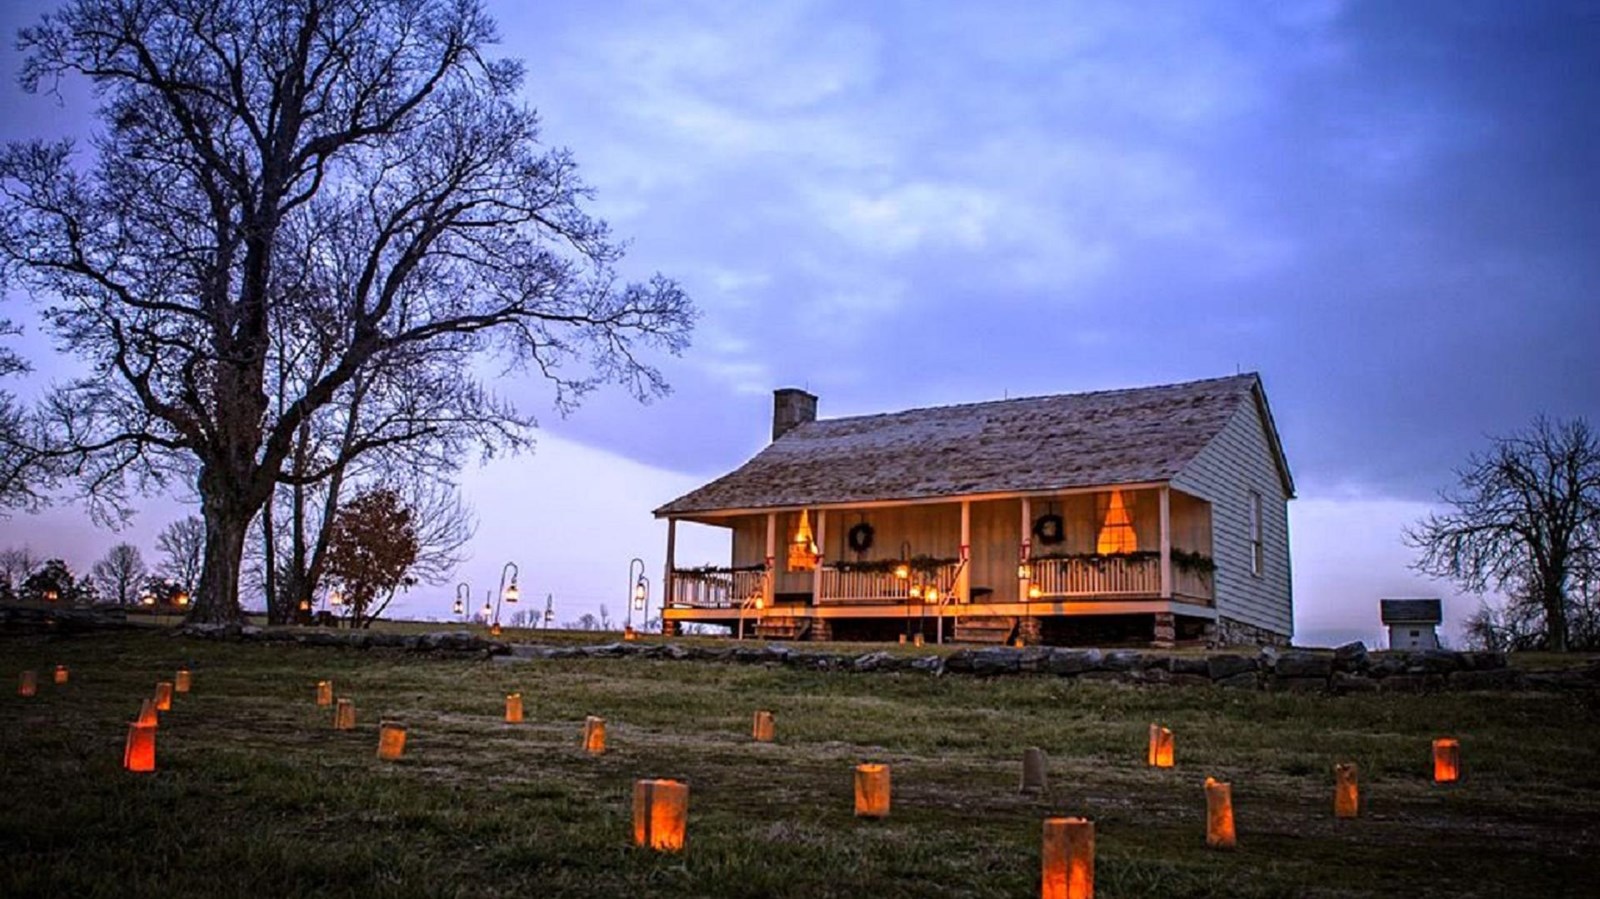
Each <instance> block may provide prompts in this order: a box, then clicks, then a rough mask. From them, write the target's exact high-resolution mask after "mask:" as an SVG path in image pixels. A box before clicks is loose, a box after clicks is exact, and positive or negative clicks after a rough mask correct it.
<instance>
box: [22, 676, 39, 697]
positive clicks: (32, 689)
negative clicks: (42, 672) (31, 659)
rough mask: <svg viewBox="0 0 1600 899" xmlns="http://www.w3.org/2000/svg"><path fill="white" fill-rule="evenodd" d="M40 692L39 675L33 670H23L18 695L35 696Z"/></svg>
mask: <svg viewBox="0 0 1600 899" xmlns="http://www.w3.org/2000/svg"><path fill="white" fill-rule="evenodd" d="M38 692H39V676H38V675H36V674H34V673H33V672H32V671H24V672H22V679H21V680H20V681H18V682H17V695H18V696H33V695H35V694H37V693H38Z"/></svg>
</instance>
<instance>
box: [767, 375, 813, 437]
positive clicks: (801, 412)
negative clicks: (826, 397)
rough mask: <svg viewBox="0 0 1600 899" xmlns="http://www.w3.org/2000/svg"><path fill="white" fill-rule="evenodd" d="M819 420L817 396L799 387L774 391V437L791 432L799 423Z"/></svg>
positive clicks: (781, 388)
mask: <svg viewBox="0 0 1600 899" xmlns="http://www.w3.org/2000/svg"><path fill="white" fill-rule="evenodd" d="M816 420H817V398H816V397H814V396H812V395H811V394H809V393H806V392H805V391H804V390H801V389H800V388H798V387H780V388H779V389H777V390H774V391H772V439H773V440H777V439H778V438H779V437H782V436H783V435H785V434H787V433H789V432H790V431H791V430H793V429H794V428H795V427H796V426H797V425H803V424H805V423H806V422H808V421H816Z"/></svg>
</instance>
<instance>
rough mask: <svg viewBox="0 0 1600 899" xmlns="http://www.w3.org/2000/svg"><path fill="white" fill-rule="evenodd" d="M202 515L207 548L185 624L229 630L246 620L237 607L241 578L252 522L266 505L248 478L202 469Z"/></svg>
mask: <svg viewBox="0 0 1600 899" xmlns="http://www.w3.org/2000/svg"><path fill="white" fill-rule="evenodd" d="M198 486H199V492H200V514H201V518H202V519H203V520H204V521H205V526H206V543H205V549H204V550H203V551H202V553H201V563H200V583H199V585H198V587H197V589H196V590H195V597H194V600H195V601H194V607H193V609H191V610H190V612H189V620H190V621H193V622H200V623H205V624H232V623H236V622H239V621H242V620H244V611H243V610H242V609H241V608H240V607H239V574H240V569H241V568H242V567H243V560H244V542H245V538H246V537H248V536H249V532H250V520H251V519H252V518H254V517H255V515H256V513H257V512H259V511H260V510H261V504H262V502H263V500H264V497H262V496H261V495H260V494H259V493H257V492H256V491H253V490H251V489H249V476H248V475H241V474H239V473H236V472H233V471H227V470H226V469H225V468H224V467H223V466H211V465H206V466H204V467H202V468H201V470H200V479H199V485H198Z"/></svg>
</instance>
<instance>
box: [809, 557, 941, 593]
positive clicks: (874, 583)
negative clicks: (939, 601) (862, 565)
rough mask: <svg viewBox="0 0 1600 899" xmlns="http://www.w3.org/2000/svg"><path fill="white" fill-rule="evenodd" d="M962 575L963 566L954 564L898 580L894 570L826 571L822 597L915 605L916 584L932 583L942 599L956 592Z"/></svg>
mask: <svg viewBox="0 0 1600 899" xmlns="http://www.w3.org/2000/svg"><path fill="white" fill-rule="evenodd" d="M960 576H961V563H960V562H951V563H949V564H946V565H940V566H939V567H938V568H936V569H934V570H932V571H931V572H929V571H922V572H912V573H911V577H909V578H898V577H895V576H894V572H892V571H841V570H839V569H837V568H831V567H828V566H826V565H825V566H823V568H822V598H821V601H822V602H824V603H830V602H837V603H861V602H900V603H903V602H912V601H913V600H912V598H911V587H912V585H913V584H922V583H931V584H933V585H934V586H936V587H938V589H939V593H940V595H941V596H946V597H948V596H950V595H951V594H952V593H954V592H955V589H956V580H957V579H958V578H959V577H960Z"/></svg>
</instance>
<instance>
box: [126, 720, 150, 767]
mask: <svg viewBox="0 0 1600 899" xmlns="http://www.w3.org/2000/svg"><path fill="white" fill-rule="evenodd" d="M122 767H123V768H124V769H125V770H128V771H136V772H140V773H143V772H147V771H154V770H156V726H155V725H154V724H138V723H135V724H130V725H128V741H127V743H125V744H123V747H122Z"/></svg>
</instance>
